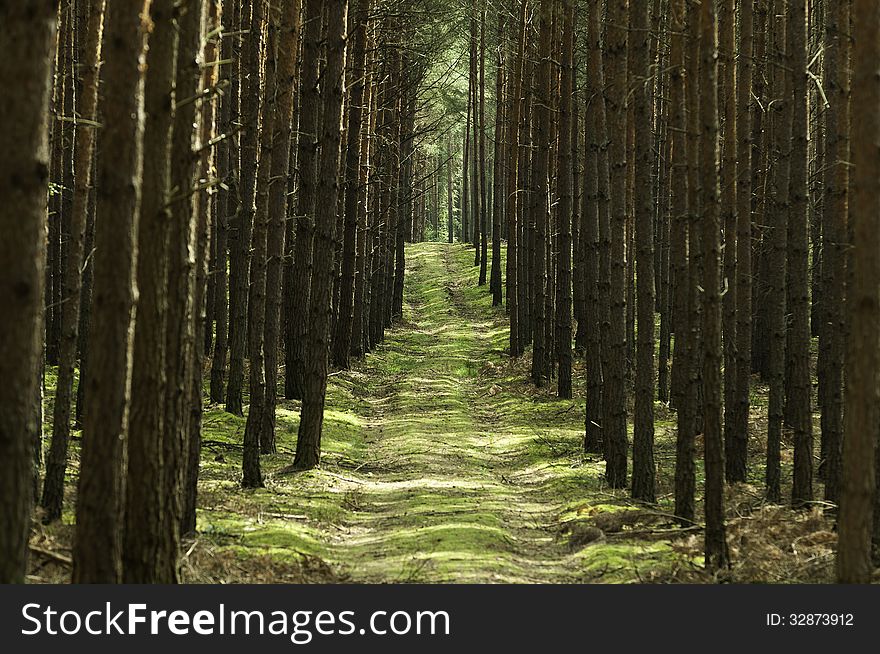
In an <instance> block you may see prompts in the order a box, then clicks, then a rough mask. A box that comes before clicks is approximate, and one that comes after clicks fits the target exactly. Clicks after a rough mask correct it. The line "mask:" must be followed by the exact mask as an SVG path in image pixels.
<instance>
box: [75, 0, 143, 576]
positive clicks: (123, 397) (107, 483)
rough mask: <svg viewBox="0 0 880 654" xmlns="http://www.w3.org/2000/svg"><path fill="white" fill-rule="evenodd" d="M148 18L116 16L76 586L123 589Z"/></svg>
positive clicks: (132, 13) (109, 58)
mask: <svg viewBox="0 0 880 654" xmlns="http://www.w3.org/2000/svg"><path fill="white" fill-rule="evenodd" d="M147 8H148V2H146V1H145V0H127V1H125V2H114V3H113V5H112V6H110V7H108V8H107V9H108V12H107V27H106V40H105V44H106V48H105V57H104V71H103V79H104V84H105V87H104V88H105V90H104V93H103V103H102V105H101V115H102V116H103V130H102V135H101V144H102V145H101V147H102V150H101V156H100V157H99V161H98V176H97V208H98V219H97V221H96V227H95V261H94V265H95V277H94V289H93V303H94V309H93V313H92V325H91V329H90V333H89V336H90V338H89V343H90V344H89V352H90V368H89V377H88V379H87V380H85V383H86V384H88V390H87V392H86V406H85V416H84V418H85V424H84V427H83V447H82V453H81V463H80V476H79V484H78V493H77V503H76V525H77V529H76V535H75V539H74V544H73V581H74V583H116V582H118V581H120V579H121V547H122V538H121V536H122V530H121V527H122V518H123V511H122V509H123V503H124V498H125V477H124V466H125V461H126V441H127V421H128V410H129V398H130V390H131V362H132V340H133V339H132V332H133V327H134V322H133V319H134V309H135V303H136V298H137V295H136V291H135V271H136V268H137V230H138V214H139V211H140V202H141V173H142V169H143V161H142V146H143V134H144V116H143V108H144V97H143V74H142V71H143V70H144V52H145V49H146V39H147V17H146V10H147Z"/></svg>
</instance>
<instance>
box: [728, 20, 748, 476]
mask: <svg viewBox="0 0 880 654" xmlns="http://www.w3.org/2000/svg"><path fill="white" fill-rule="evenodd" d="M739 21H740V23H739V52H740V56H739V57H738V58H737V71H736V77H737V82H738V83H737V90H736V103H737V117H736V124H737V155H736V166H737V169H736V206H737V210H736V212H737V216H736V229H737V235H736V379H735V381H734V384H735V389H734V392H733V402H734V405H735V407H734V410H733V413H732V414H731V416H730V418H731V419H732V421H733V425H732V427H731V429H730V430H729V432H728V434H729V438H728V441H727V444H728V447H727V450H726V451H725V455H726V456H725V475H726V477H727V481H728V482H731V483H733V482H744V481H745V480H746V478H747V474H748V467H747V464H748V454H749V452H748V445H749V406H750V401H749V391H750V383H751V372H752V361H751V359H752V356H751V348H752V184H751V182H752V173H751V154H752V142H751V138H752V134H751V130H752V125H751V118H752V114H751V107H752V98H751V88H752V71H753V64H752V53H753V44H754V37H753V29H754V25H753V21H754V17H753V6H752V3H745V4H743V5H742V6H741V7H740V14H739ZM728 281H730V280H728ZM726 424H727V423H725V425H726Z"/></svg>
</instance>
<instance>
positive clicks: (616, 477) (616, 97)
mask: <svg viewBox="0 0 880 654" xmlns="http://www.w3.org/2000/svg"><path fill="white" fill-rule="evenodd" d="M608 14H609V15H608V27H607V37H606V39H607V47H606V49H607V53H608V62H607V66H608V70H609V75H610V79H609V80H608V84H609V88H608V90H607V92H606V101H607V103H608V112H609V114H610V124H609V127H608V133H609V138H610V142H611V153H610V168H611V220H610V228H611V229H610V236H611V250H610V281H611V286H610V288H609V297H610V313H609V326H610V330H609V348H610V351H609V360H608V366H607V368H604V369H605V370H607V375H605V377H604V383H605V388H604V391H605V392H604V395H603V403H604V406H603V423H604V424H603V426H604V429H605V438H606V449H607V457H606V467H605V477H606V479H607V481H608V484H609V485H610V486H611V487H612V488H625V487H626V481H627V449H628V444H627V435H626V387H625V374H626V370H627V344H626V258H625V252H626V222H627V211H626V209H627V207H626V199H627V161H626V150H627V136H626V135H627V129H626V127H627V110H626V96H627V88H626V65H627V57H626V49H627V25H628V24H629V21H628V8H627V5H626V3H624V2H619V3H618V2H615V3H612V5H609V7H608Z"/></svg>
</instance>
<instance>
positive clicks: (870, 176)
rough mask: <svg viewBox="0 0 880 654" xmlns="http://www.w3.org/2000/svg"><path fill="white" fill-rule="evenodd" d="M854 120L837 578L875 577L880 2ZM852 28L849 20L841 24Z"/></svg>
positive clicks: (865, 34) (861, 9)
mask: <svg viewBox="0 0 880 654" xmlns="http://www.w3.org/2000/svg"><path fill="white" fill-rule="evenodd" d="M852 18H853V21H852V25H853V35H854V41H853V43H854V46H853V56H852V62H853V69H852V71H853V72H852V75H853V77H852V124H853V125H854V126H855V125H858V129H859V134H860V135H861V138H859V140H857V141H854V142H853V144H852V162H853V171H852V183H853V190H852V205H851V208H850V217H851V220H852V227H853V237H854V238H853V241H852V246H851V247H852V253H851V256H850V260H849V261H850V264H851V266H852V271H851V274H850V276H849V282H850V285H849V286H848V288H847V291H848V297H847V302H846V306H847V310H848V312H849V316H848V318H849V333H848V335H847V336H848V342H847V346H848V348H849V352H848V355H847V358H846V399H845V403H846V424H845V428H844V430H845V431H844V438H843V474H842V475H841V488H840V518H839V520H838V532H839V539H838V548H837V580H838V581H839V582H841V583H868V582H870V581H871V574H872V572H873V568H874V566H873V565H872V561H871V533H872V528H873V517H874V516H873V513H874V502H875V501H876V497H875V495H876V488H875V475H876V472H875V460H874V457H875V450H876V447H877V429H878V424H880V347H878V342H877V339H878V334H880V294H878V289H880V257H878V256H877V253H878V252H880V224H878V222H880V221H878V218H880V156H878V155H880V114H878V112H877V107H878V106H880V79H878V77H877V62H878V61H880V6H878V5H877V3H876V2H871V1H870V0H854V1H853V8H852ZM839 27H841V28H843V29H844V31H845V29H846V28H845V27H844V26H839Z"/></svg>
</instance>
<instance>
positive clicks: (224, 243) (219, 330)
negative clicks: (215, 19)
mask: <svg viewBox="0 0 880 654" xmlns="http://www.w3.org/2000/svg"><path fill="white" fill-rule="evenodd" d="M238 4H239V0H232V1H231V2H230V1H229V0H227V6H226V7H225V10H224V17H225V19H224V20H225V22H226V23H227V24H228V25H229V26H235V25H236V24H237V21H238V16H237V13H238V12H237V9H238V6H237V5H238ZM237 38H238V37H233V36H224V38H223V44H222V46H221V58H222V59H224V60H229V61H232V63H231V64H230V65H228V66H224V69H226V70H227V71H229V72H228V73H227V74H228V76H229V77H228V78H227V79H228V81H229V82H230V85H229V92H228V93H226V94H225V95H223V97H222V98H221V103H222V104H221V109H220V128H221V130H222V133H223V134H224V135H225V136H226V138H225V139H224V140H223V141H222V142H221V143H220V144H219V152H218V160H219V161H218V168H219V176H220V177H221V179H223V180H224V182H225V186H226V188H225V189H223V190H222V191H221V193H222V195H221V198H222V201H221V200H219V199H218V201H217V208H216V211H215V216H214V225H215V230H214V231H215V237H214V238H215V248H214V252H215V258H214V261H213V263H212V266H211V268H212V269H211V276H212V277H214V317H215V320H216V326H215V335H214V352H213V357H212V359H211V390H210V397H211V402H214V403H216V404H220V403H221V402H223V400H224V398H225V385H226V358H227V354H228V351H229V317H230V316H229V313H230V304H229V275H228V272H229V270H228V262H229V259H228V256H227V253H228V251H229V224H230V219H231V217H232V216H234V215H235V213H236V211H237V206H238V191H237V186H236V183H235V177H236V174H237V169H238V148H237V147H236V146H235V137H234V136H233V134H232V132H233V130H234V121H233V117H234V116H235V115H236V114H237V113H238V88H239V76H238V74H237V68H238V63H239V62H238V61H237V60H236V59H235V55H236V54H237V48H235V47H234V45H233V44H234V43H235V40H236V39H237Z"/></svg>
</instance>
